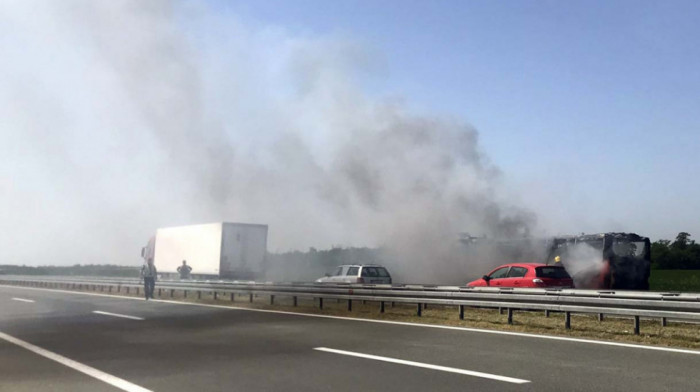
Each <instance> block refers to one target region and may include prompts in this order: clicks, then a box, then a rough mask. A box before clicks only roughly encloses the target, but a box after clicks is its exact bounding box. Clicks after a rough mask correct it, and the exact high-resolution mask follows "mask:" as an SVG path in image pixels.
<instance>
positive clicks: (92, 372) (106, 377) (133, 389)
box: [0, 332, 152, 392]
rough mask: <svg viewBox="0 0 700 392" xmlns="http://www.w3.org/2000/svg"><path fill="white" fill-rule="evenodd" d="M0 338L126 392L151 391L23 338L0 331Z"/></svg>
mask: <svg viewBox="0 0 700 392" xmlns="http://www.w3.org/2000/svg"><path fill="white" fill-rule="evenodd" d="M0 339H4V340H6V341H8V342H10V343H14V344H16V345H18V346H20V347H22V348H24V349H27V350H29V351H32V352H34V353H36V354H39V355H41V356H42V357H45V358H48V359H50V360H52V361H56V362H58V363H60V364H61V365H64V366H67V367H69V368H71V369H74V370H77V371H79V372H81V373H84V374H87V375H88V376H90V377H93V378H96V379H98V380H100V381H102V382H104V383H107V384H110V385H112V386H114V387H117V388H119V389H121V390H123V391H127V392H152V391H151V390H150V389H146V388H143V387H140V386H138V385H136V384H133V383H130V382H129V381H126V380H124V379H121V378H119V377H116V376H113V375H111V374H108V373H105V372H103V371H101V370H97V369H95V368H93V367H90V366H88V365H84V364H82V363H80V362H77V361H74V360H72V359H70V358H66V357H64V356H62V355H59V354H56V353H53V352H51V351H48V350H45V349H43V348H41V347H38V346H35V345H33V344H31V343H27V342H25V341H23V340H20V339H17V338H15V337H13V336H10V335H8V334H6V333H3V332H0Z"/></svg>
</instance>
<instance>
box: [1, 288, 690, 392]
mask: <svg viewBox="0 0 700 392" xmlns="http://www.w3.org/2000/svg"><path fill="white" fill-rule="evenodd" d="M28 301H34V302H28ZM95 311H97V312H102V313H95ZM120 316H127V317H130V318H124V317H120ZM319 348H323V349H322V350H324V351H322V350H319ZM31 350H34V351H31ZM37 351H39V352H40V353H43V355H42V354H40V353H37ZM47 356H53V357H52V358H47ZM67 364H68V366H67ZM71 366H72V367H71ZM79 369H82V370H83V371H84V372H87V373H90V372H92V375H88V374H85V373H84V372H81V371H80V370H79ZM86 369H87V370H86ZM697 369H700V355H698V354H694V353H690V352H671V351H658V350H647V349H641V348H635V347H626V346H610V345H601V344H594V343H586V342H577V341H569V340H555V339H546V338H537V337H530V336H521V335H516V334H502V333H489V332H479V331H470V330H463V329H462V330H460V329H443V328H431V327H422V326H413V325H400V324H394V323H381V322H368V321H354V320H346V319H342V318H331V317H314V316H304V315H294V314H285V313H282V312H264V311H250V310H243V309H222V308H216V307H207V306H199V305H193V304H177V303H170V302H168V301H157V300H156V301H143V300H139V299H134V298H121V297H109V296H100V295H87V294H85V293H82V294H81V293H65V292H57V291H49V290H41V289H28V288H18V287H9V286H0V391H42V390H51V391H119V390H129V391H137V390H151V391H220V390H221V391H224V390H225V391H281V390H283V391H362V390H366V391H380V390H381V391H384V390H402V391H452V390H472V391H486V390H489V391H493V390H496V391H619V390H627V391H692V390H698V389H699V388H700V375H698V371H697ZM474 372H478V373H474ZM465 373H466V374H465ZM485 377H486V378H485ZM489 377H490V378H489ZM110 380H111V382H112V384H110V383H108V382H109V381H110ZM516 382H523V383H516ZM115 385H116V386H115ZM139 388H144V389H139Z"/></svg>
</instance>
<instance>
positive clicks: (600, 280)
mask: <svg viewBox="0 0 700 392" xmlns="http://www.w3.org/2000/svg"><path fill="white" fill-rule="evenodd" d="M459 242H460V243H461V244H462V246H463V249H464V252H465V253H464V254H465V256H466V258H467V260H471V262H470V264H479V265H481V266H483V267H486V266H490V267H495V266H497V265H501V264H506V263H545V264H548V265H562V266H563V267H564V268H565V269H566V271H567V272H568V273H569V275H570V276H571V277H572V278H573V279H574V285H575V286H576V288H580V289H619V290H648V289H649V274H650V271H651V260H650V255H651V244H650V242H649V238H647V237H642V236H639V235H637V234H633V233H601V234H581V235H573V236H559V237H550V238H539V239H534V238H520V239H509V240H498V239H488V238H484V237H472V236H469V235H468V234H466V233H465V234H462V235H461V236H460V238H459Z"/></svg>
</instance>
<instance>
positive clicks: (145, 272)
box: [141, 258, 158, 300]
mask: <svg viewBox="0 0 700 392" xmlns="http://www.w3.org/2000/svg"><path fill="white" fill-rule="evenodd" d="M141 277H142V278H143V286H144V287H143V292H144V294H145V295H146V299H147V300H148V299H149V298H151V299H153V290H155V288H156V279H157V278H158V270H156V266H155V265H154V264H153V259H152V258H150V259H148V263H147V264H144V266H143V267H142V268H141Z"/></svg>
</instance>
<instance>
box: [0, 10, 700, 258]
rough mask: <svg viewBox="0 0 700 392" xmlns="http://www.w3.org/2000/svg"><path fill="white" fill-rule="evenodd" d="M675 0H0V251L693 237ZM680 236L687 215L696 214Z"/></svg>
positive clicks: (694, 54)
mask: <svg viewBox="0 0 700 392" xmlns="http://www.w3.org/2000/svg"><path fill="white" fill-rule="evenodd" d="M698 11H700V5H698V4H697V3H696V2H690V1H689V2H684V1H668V2H645V1H606V2H602V1H601V2H592V1H567V2H558V1H528V2H525V1H503V2H493V1H433V2H423V1H381V2H377V1H333V2H328V1H207V2H199V1H149V2H139V1H128V0H123V1H83V0H67V1H64V2H50V1H31V0H30V1H12V0H4V1H0V57H2V58H3V59H4V61H3V62H2V63H1V64H0V119H2V120H0V154H1V156H3V165H2V167H0V178H2V185H0V208H2V211H3V214H2V215H3V219H2V220H0V246H2V248H3V249H4V252H3V253H4V254H3V255H2V256H1V257H0V264H3V263H8V264H16V263H19V264H29V265H45V264H74V263H90V262H95V263H115V264H134V263H139V262H140V261H139V259H138V253H139V251H140V247H141V246H143V245H144V244H145V242H146V241H147V240H148V238H149V237H150V236H151V235H153V233H154V232H155V230H156V229H157V228H159V227H169V226H177V225H186V224H195V223H207V222H216V221H234V222H236V221H240V222H251V223H266V224H269V226H270V238H269V240H270V241H269V244H268V245H269V246H268V247H269V249H270V250H271V251H284V250H290V249H301V250H304V249H307V248H308V247H311V246H314V247H317V248H322V249H324V248H329V247H330V246H335V245H340V246H379V245H389V246H396V247H407V248H411V247H412V246H415V247H418V248H420V249H418V250H417V249H411V251H410V252H409V253H410V254H419V255H420V256H421V257H428V256H429V255H433V254H437V253H440V251H439V249H441V247H440V246H437V245H433V244H437V243H440V242H441V241H443V240H445V239H446V238H449V241H452V240H454V234H455V233H457V232H463V231H466V232H469V233H470V234H473V235H486V236H491V237H499V236H518V235H531V236H546V235H554V234H574V233H580V232H586V233H593V232H609V231H627V232H636V233H638V234H641V235H646V236H649V237H651V238H652V240H656V239H660V238H664V239H673V238H674V237H675V235H676V234H677V233H678V232H680V231H686V232H689V233H691V235H692V234H695V233H700V221H699V220H698V219H697V214H696V211H698V210H700V185H698V182H697V181H694V178H693V175H694V174H695V173H696V172H697V171H698V169H700V158H699V157H698V154H697V153H696V151H698V150H699V149H700V137H699V136H698V134H699V131H700V111H698V110H697V106H698V102H700V88H699V87H700V50H699V49H698V48H697V45H696V43H695V41H696V40H695V39H693V38H694V37H698V36H700V27H698V25H697V23H696V21H695V18H694V16H695V15H697V14H698ZM698 235H700V234H698Z"/></svg>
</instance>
